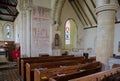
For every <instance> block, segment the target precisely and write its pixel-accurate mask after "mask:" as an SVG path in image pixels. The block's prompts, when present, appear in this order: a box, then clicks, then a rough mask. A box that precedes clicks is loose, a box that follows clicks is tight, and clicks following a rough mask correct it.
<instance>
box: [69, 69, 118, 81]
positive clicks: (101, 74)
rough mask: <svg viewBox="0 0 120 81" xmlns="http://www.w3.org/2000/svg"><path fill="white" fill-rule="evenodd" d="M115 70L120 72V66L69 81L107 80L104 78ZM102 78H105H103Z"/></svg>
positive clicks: (114, 72)
mask: <svg viewBox="0 0 120 81" xmlns="http://www.w3.org/2000/svg"><path fill="white" fill-rule="evenodd" d="M117 72H120V67H118V68H114V69H111V70H106V71H102V72H99V73H95V74H92V75H88V76H84V77H80V78H76V79H72V80H69V81H108V80H107V79H106V77H108V76H111V75H114V74H116V73H117ZM103 79H106V80H103Z"/></svg>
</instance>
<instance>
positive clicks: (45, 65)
mask: <svg viewBox="0 0 120 81" xmlns="http://www.w3.org/2000/svg"><path fill="white" fill-rule="evenodd" d="M81 62H82V60H81V59H76V60H64V61H59V62H58V61H57V62H45V63H26V81H33V80H34V79H32V80H31V78H30V77H31V76H33V75H34V74H33V70H34V69H35V68H56V67H64V66H72V65H77V64H81ZM32 78H33V77H32Z"/></svg>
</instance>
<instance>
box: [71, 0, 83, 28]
mask: <svg viewBox="0 0 120 81" xmlns="http://www.w3.org/2000/svg"><path fill="white" fill-rule="evenodd" d="M72 1H73V0H69V3H70V4H71V6H72V8H73V10H74V11H75V13H76V15H77V17H78V19H79V20H80V22H81V23H82V25H83V26H84V23H83V21H82V20H81V18H80V16H79V14H78V12H77V10H76V9H75V7H74V5H73V4H72Z"/></svg>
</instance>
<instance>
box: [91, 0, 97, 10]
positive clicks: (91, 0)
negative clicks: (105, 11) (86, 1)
mask: <svg viewBox="0 0 120 81" xmlns="http://www.w3.org/2000/svg"><path fill="white" fill-rule="evenodd" d="M91 3H92V5H93V7H94V8H96V5H95V3H94V1H93V0H91Z"/></svg>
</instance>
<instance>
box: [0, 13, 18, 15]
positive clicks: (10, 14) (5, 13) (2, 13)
mask: <svg viewBox="0 0 120 81" xmlns="http://www.w3.org/2000/svg"><path fill="white" fill-rule="evenodd" d="M0 15H6V16H17V15H12V14H7V13H0Z"/></svg>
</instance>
